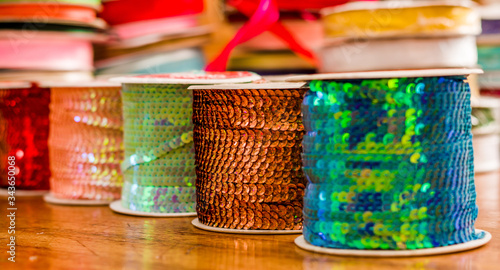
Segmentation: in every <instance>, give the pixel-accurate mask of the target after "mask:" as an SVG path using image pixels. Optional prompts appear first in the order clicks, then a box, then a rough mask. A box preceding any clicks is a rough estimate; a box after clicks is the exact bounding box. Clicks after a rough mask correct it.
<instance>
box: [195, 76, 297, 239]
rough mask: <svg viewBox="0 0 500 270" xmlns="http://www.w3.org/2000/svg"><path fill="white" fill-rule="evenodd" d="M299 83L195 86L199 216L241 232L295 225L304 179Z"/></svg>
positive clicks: (293, 228)
mask: <svg viewBox="0 0 500 270" xmlns="http://www.w3.org/2000/svg"><path fill="white" fill-rule="evenodd" d="M302 85H303V84H301V83H299V84H248V85H244V86H242V85H239V86H238V85H233V86H224V85H221V86H194V87H191V88H190V89H193V124H194V136H193V137H194V144H195V151H196V176H197V179H196V199H197V213H198V219H199V221H200V222H201V223H203V224H204V225H208V226H212V227H219V228H229V229H245V230H300V229H302V206H303V202H302V201H303V199H302V198H303V194H304V188H305V185H306V182H307V181H306V178H305V176H304V173H303V172H302V167H301V166H302V161H301V156H300V153H301V151H302V137H303V135H304V126H303V125H302V116H301V112H300V108H301V107H300V106H301V102H302V96H303V95H304V93H305V92H306V88H302Z"/></svg>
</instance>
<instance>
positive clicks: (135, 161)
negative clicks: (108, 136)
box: [111, 72, 260, 216]
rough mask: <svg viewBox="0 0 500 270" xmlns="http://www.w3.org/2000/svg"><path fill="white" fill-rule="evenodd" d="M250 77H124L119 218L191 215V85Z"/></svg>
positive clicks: (249, 77)
mask: <svg viewBox="0 0 500 270" xmlns="http://www.w3.org/2000/svg"><path fill="white" fill-rule="evenodd" d="M258 79H260V76H258V75H256V74H254V73H249V72H220V73H219V72H216V73H205V72H195V73H171V74H159V75H143V76H135V77H122V78H116V79H114V80H116V81H119V82H122V87H123V89H122V100H123V120H124V148H125V160H124V162H123V163H122V172H123V176H124V183H123V189H122V197H121V201H117V202H114V203H112V204H111V208H112V209H113V210H114V211H116V212H119V213H124V214H131V215H139V216H185V215H193V214H194V215H195V214H196V213H195V195H196V194H195V180H196V176H195V170H194V169H195V161H194V158H195V156H194V147H193V124H192V92H191V91H189V90H188V87H189V86H190V85H195V84H214V83H244V82H251V81H255V80H258Z"/></svg>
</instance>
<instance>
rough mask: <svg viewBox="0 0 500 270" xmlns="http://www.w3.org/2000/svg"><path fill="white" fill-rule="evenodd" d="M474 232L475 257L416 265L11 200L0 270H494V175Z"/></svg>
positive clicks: (499, 223) (289, 238) (497, 262)
mask: <svg viewBox="0 0 500 270" xmlns="http://www.w3.org/2000/svg"><path fill="white" fill-rule="evenodd" d="M476 185H477V193H478V196H477V197H478V205H479V218H478V220H477V223H476V228H480V229H484V230H487V231H489V232H491V233H492V234H493V239H492V240H491V242H490V243H489V244H487V245H486V246H484V247H481V248H478V249H476V250H472V251H468V252H462V253H455V254H450V255H443V256H430V257H419V258H384V259H375V258H354V257H337V256H327V255H319V254H315V253H310V252H307V251H303V250H301V249H299V248H298V247H296V246H295V244H294V243H293V240H294V239H295V238H296V237H297V235H280V236H272V235H269V236H255V235H253V236H252V235H231V234H221V233H211V232H206V231H202V230H199V229H196V228H194V227H193V226H192V225H191V220H192V219H193V218H141V217H131V216H124V215H119V214H115V213H113V212H112V211H111V210H110V209H109V208H107V207H71V206H56V205H49V204H46V203H44V202H43V201H42V199H41V198H19V197H18V198H17V208H18V211H17V213H16V216H17V219H16V236H17V248H16V262H15V263H11V262H9V261H7V253H6V251H7V246H6V243H7V227H8V225H7V218H6V214H7V212H6V208H7V203H6V200H5V198H2V199H1V200H0V203H1V205H3V206H1V209H2V210H1V217H0V231H1V233H0V236H1V237H0V239H1V243H2V244H1V245H0V249H3V250H0V254H1V256H0V257H1V259H0V269H2V270H3V269H75V270H76V269H250V270H259V269H273V270H275V269H287V270H293V269H334V270H343V269H356V270H362V269H411V270H420V269H495V270H498V269H500V240H499V239H500V173H498V172H496V173H490V174H481V175H477V176H476Z"/></svg>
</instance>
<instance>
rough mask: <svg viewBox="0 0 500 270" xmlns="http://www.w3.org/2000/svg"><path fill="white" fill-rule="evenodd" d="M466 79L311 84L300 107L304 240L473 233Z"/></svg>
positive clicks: (433, 243)
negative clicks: (304, 179)
mask: <svg viewBox="0 0 500 270" xmlns="http://www.w3.org/2000/svg"><path fill="white" fill-rule="evenodd" d="M464 79H465V78H463V77H435V78H400V79H370V80H344V81H312V82H311V83H310V86H311V90H310V91H309V92H308V93H307V94H306V97H305V99H304V102H303V106H302V110H303V114H304V125H305V129H306V135H305V136H304V142H303V146H304V153H303V168H304V172H305V174H306V176H307V178H308V180H309V185H308V187H307V190H306V195H305V202H304V236H305V239H306V240H307V241H308V242H309V243H311V244H313V245H317V246H322V247H330V248H341V249H420V248H431V247H440V246H447V245H452V244H457V243H463V242H467V241H470V240H473V239H476V238H477V237H481V235H476V234H475V232H474V222H475V220H476V217H477V212H478V209H477V206H476V204H475V202H476V200H475V199H476V193H475V187H474V168H473V151H472V134H471V120H470V113H471V106H470V89H469V86H468V84H467V83H464V81H463V80H464Z"/></svg>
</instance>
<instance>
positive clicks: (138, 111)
mask: <svg viewBox="0 0 500 270" xmlns="http://www.w3.org/2000/svg"><path fill="white" fill-rule="evenodd" d="M187 88H188V86H187V85H176V84H124V85H123V91H122V97H123V119H124V146H125V161H124V162H123V164H122V169H123V174H124V186H123V190H122V205H123V206H124V207H125V208H127V209H131V210H136V211H142V212H152V213H185V212H194V211H195V179H196V176H195V173H194V147H193V135H192V134H193V125H192V92H191V91H189V90H187Z"/></svg>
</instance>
